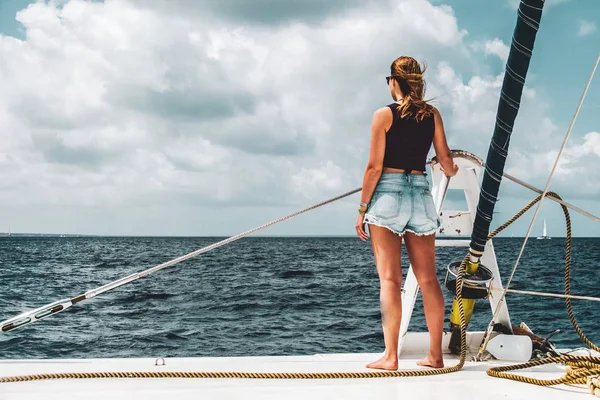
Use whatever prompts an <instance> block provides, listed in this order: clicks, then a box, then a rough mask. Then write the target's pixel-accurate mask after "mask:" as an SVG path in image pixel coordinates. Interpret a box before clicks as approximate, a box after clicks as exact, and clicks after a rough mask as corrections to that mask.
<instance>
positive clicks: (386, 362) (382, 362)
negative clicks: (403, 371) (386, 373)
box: [367, 355, 398, 371]
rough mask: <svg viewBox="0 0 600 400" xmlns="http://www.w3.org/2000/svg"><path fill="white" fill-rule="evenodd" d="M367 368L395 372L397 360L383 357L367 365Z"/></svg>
mask: <svg viewBox="0 0 600 400" xmlns="http://www.w3.org/2000/svg"><path fill="white" fill-rule="evenodd" d="M367 368H376V369H386V370H390V371H392V370H393V371H395V370H397V369H398V358H396V357H386V356H385V355H384V356H383V357H381V358H380V359H379V360H377V361H375V362H372V363H370V364H367Z"/></svg>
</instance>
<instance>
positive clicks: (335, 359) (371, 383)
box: [0, 353, 594, 400]
mask: <svg viewBox="0 0 600 400" xmlns="http://www.w3.org/2000/svg"><path fill="white" fill-rule="evenodd" d="M379 356H380V354H364V353H363V354H327V355H323V354H315V355H311V356H265V357H203V358H166V359H165V364H166V365H164V366H155V360H156V359H154V358H131V359H123V358H120V359H68V360H67V359H65V360H56V359H54V360H4V361H0V376H15V375H26V374H40V373H58V372H98V371H120V372H124V371H196V372H200V371H222V372H224V371H237V372H240V371H252V372H317V371H318V372H342V371H343V372H350V371H352V372H359V371H373V370H372V369H369V368H366V367H365V365H366V364H367V363H369V362H371V361H373V360H375V359H377V358H378V357H379ZM418 359H420V357H419V356H417V355H406V356H403V357H401V359H400V363H399V364H400V365H399V370H409V369H419V368H423V367H418V366H417V365H416V361H417V360H418ZM457 361H458V359H457V357H455V356H450V355H447V356H446V358H445V362H446V365H447V366H451V365H454V364H456V363H457ZM505 364H511V363H506V362H497V361H494V362H477V363H476V362H467V363H466V364H465V366H464V367H463V369H462V370H461V371H459V372H455V373H450V374H444V375H437V376H428V377H410V378H367V379H230V378H225V379H206V378H198V379H196V378H173V379H171V378H156V379H155V378H139V379H138V378H123V379H106V378H103V379H58V380H40V381H28V382H14V383H0V399H2V400H12V399H76V398H85V399H107V398H108V399H111V400H117V399H150V398H153V399H162V398H168V399H178V400H179V399H242V398H244V399H247V398H260V399H311V400H315V399H411V398H419V399H444V400H452V399H460V400H464V399H475V398H485V399H488V400H494V399H527V400H532V399H542V398H543V399H577V398H581V399H583V398H588V399H590V398H594V397H593V396H592V395H591V394H590V393H589V391H588V390H587V388H585V387H584V386H579V385H577V386H565V385H559V386H552V387H539V386H535V385H530V384H525V383H519V382H515V381H509V380H506V379H498V378H493V377H490V376H488V375H487V374H486V372H485V371H486V370H487V369H488V368H490V367H493V366H498V365H505ZM519 373H521V374H526V375H527V376H531V377H536V378H542V379H552V378H556V377H560V376H562V375H563V374H564V369H563V367H562V366H559V365H548V366H542V367H536V368H532V369H529V370H525V371H519Z"/></svg>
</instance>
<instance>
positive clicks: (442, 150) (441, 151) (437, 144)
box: [433, 108, 458, 176]
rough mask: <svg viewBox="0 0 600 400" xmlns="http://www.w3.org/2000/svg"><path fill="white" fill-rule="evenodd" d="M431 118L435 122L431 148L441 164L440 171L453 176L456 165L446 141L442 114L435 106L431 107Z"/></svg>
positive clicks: (456, 170) (456, 168) (456, 169)
mask: <svg viewBox="0 0 600 400" xmlns="http://www.w3.org/2000/svg"><path fill="white" fill-rule="evenodd" d="M433 119H434V122H435V132H434V133H433V148H434V149H435V156H436V158H437V160H438V162H439V163H440V164H441V166H442V171H444V173H445V174H446V175H447V176H454V175H456V173H457V172H458V166H457V165H456V164H454V159H453V158H452V153H451V152H450V148H449V147H448V142H447V141H446V132H445V131H444V123H443V121H442V116H441V115H440V112H439V111H438V110H437V108H434V109H433Z"/></svg>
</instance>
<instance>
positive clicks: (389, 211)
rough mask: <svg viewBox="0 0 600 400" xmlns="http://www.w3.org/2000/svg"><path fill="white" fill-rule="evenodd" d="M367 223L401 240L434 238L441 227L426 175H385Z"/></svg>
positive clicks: (376, 191)
mask: <svg viewBox="0 0 600 400" xmlns="http://www.w3.org/2000/svg"><path fill="white" fill-rule="evenodd" d="M364 222H365V223H366V224H372V225H377V226H381V227H384V228H388V229H389V230H390V231H392V232H394V233H396V234H397V235H400V236H402V235H403V234H404V233H405V232H412V233H414V234H415V235H419V236H422V235H431V234H434V233H435V232H436V231H437V230H438V229H439V227H440V225H441V219H440V217H439V216H438V214H437V211H436V210H435V204H434V203H433V197H432V196H431V190H430V188H429V181H427V176H426V175H425V174H423V175H421V174H404V173H394V172H384V173H383V174H381V178H380V179H379V182H378V183H377V186H376V187H375V191H374V192H373V196H372V198H371V202H370V204H369V207H368V208H367V212H366V213H365V219H364Z"/></svg>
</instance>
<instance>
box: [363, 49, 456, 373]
mask: <svg viewBox="0 0 600 400" xmlns="http://www.w3.org/2000/svg"><path fill="white" fill-rule="evenodd" d="M386 80H387V83H388V85H389V88H390V93H391V95H392V98H393V99H394V103H392V104H389V105H387V106H385V107H382V108H380V109H378V110H377V111H375V113H374V115H373V121H372V125H371V148H370V153H369V162H368V164H367V168H366V171H365V175H364V180H363V186H362V194H361V203H360V208H359V211H358V212H359V214H358V219H357V220H356V232H357V234H358V236H359V237H360V239H361V240H363V241H366V240H367V233H366V232H365V224H368V225H369V232H370V236H371V241H372V245H373V254H374V257H375V264H376V266H377V273H378V274H379V283H380V301H381V320H382V325H383V335H384V341H385V353H384V355H383V357H382V358H381V359H379V360H377V361H375V362H372V363H370V364H368V365H367V367H369V368H378V369H388V370H396V369H398V335H399V332H400V321H401V319H402V303H401V301H402V298H401V287H402V268H401V249H402V238H404V241H405V242H406V249H407V251H408V257H409V260H410V263H411V265H412V268H413V272H414V274H415V277H416V278H417V282H418V283H419V287H420V288H421V293H422V296H423V305H424V308H425V319H426V320H427V328H428V330H429V335H430V350H429V354H428V355H427V357H426V358H425V359H424V360H422V361H420V362H418V364H419V365H423V366H430V367H434V368H441V367H443V366H444V361H443V359H442V334H443V327H444V297H443V294H442V290H441V288H440V284H439V282H438V279H437V275H436V267H435V233H436V231H437V229H438V228H439V226H440V219H439V217H438V215H437V212H436V210H435V205H434V203H433V198H432V196H431V192H430V189H429V183H428V181H427V179H426V174H425V163H426V158H427V153H428V152H429V150H430V149H431V145H432V144H433V147H434V149H435V153H436V156H437V160H438V161H439V162H440V164H441V166H442V170H443V171H444V173H445V174H446V175H448V176H454V175H455V174H456V173H457V171H458V167H457V166H456V164H454V162H453V159H452V154H451V152H450V149H449V148H448V143H447V141H446V134H445V132H444V126H443V123H442V117H441V116H440V113H439V111H438V110H437V109H436V108H435V107H433V106H431V105H429V104H427V103H426V102H425V101H424V100H423V96H424V92H425V81H424V80H423V70H422V69H421V67H420V65H419V63H418V62H417V61H416V60H415V59H413V58H412V57H399V58H398V59H396V60H395V61H394V62H393V63H392V65H391V75H390V76H388V77H386Z"/></svg>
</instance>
